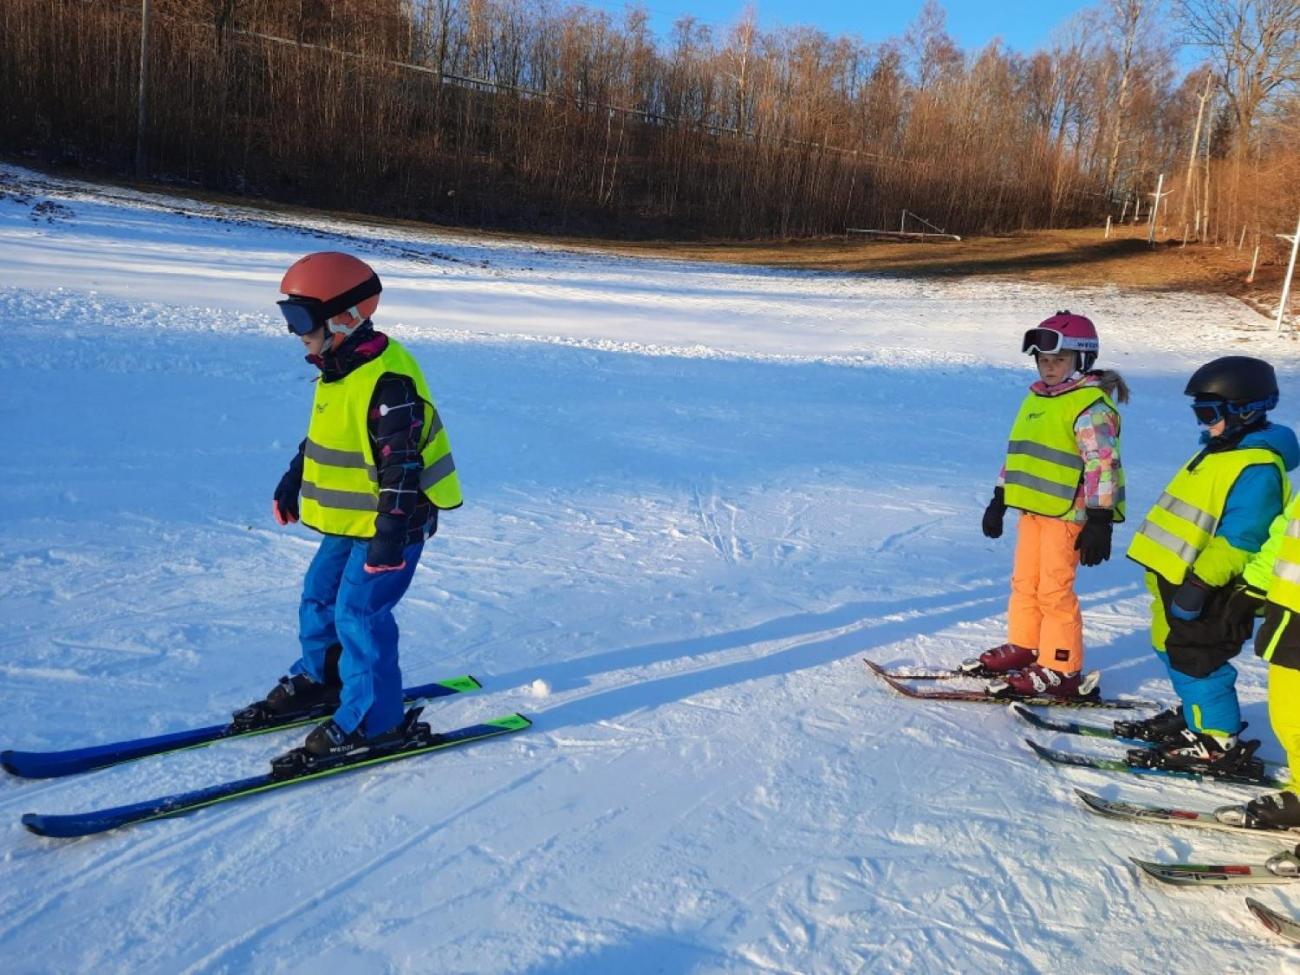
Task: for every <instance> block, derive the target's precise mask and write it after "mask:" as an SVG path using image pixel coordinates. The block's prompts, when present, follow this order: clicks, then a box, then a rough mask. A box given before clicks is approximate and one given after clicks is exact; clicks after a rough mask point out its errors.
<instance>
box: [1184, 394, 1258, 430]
mask: <svg viewBox="0 0 1300 975" xmlns="http://www.w3.org/2000/svg"><path fill="white" fill-rule="evenodd" d="M1275 406H1277V396H1270V397H1268V398H1267V399H1261V400H1255V401H1254V402H1253V403H1229V402H1227V401H1226V400H1221V399H1198V400H1193V401H1192V412H1193V413H1194V414H1195V415H1196V422H1197V423H1199V424H1200V425H1201V426H1203V427H1212V426H1214V425H1215V424H1216V423H1218V422H1219V421H1220V420H1222V419H1225V418H1226V417H1230V416H1243V415H1245V414H1248V413H1267V412H1268V411H1269V410H1271V409H1273V408H1274V407H1275Z"/></svg>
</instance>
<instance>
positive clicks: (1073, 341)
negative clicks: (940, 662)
mask: <svg viewBox="0 0 1300 975" xmlns="http://www.w3.org/2000/svg"><path fill="white" fill-rule="evenodd" d="M1021 351H1023V352H1025V353H1028V354H1030V355H1033V357H1034V360H1035V363H1036V364H1037V367H1038V375H1039V380H1038V382H1036V383H1034V384H1033V385H1032V386H1030V387H1029V395H1028V396H1026V397H1025V400H1024V402H1023V403H1021V405H1020V411H1019V413H1018V414H1017V415H1016V419H1015V422H1014V423H1013V424H1012V427H1011V437H1010V442H1009V443H1008V445H1007V458H1006V463H1005V464H1004V465H1003V468H1002V473H1001V474H1000V475H999V477H998V482H997V486H996V487H995V488H994V489H993V500H992V501H990V502H989V504H988V507H987V508H986V509H985V511H984V520H983V530H984V534H985V535H986V536H987V537H988V538H999V537H1001V535H1002V523H1003V519H1004V516H1005V515H1006V511H1007V509H1008V508H1016V509H1018V510H1019V511H1020V512H1021V514H1020V517H1019V519H1018V520H1017V530H1016V535H1017V537H1016V554H1015V566H1014V568H1013V570H1012V574H1011V599H1010V601H1009V603H1008V605H1007V642H1006V643H1005V644H1003V645H1002V646H1000V647H997V648H995V649H993V650H989V651H987V652H985V653H983V654H981V655H980V657H979V659H978V660H969V661H966V662H965V663H964V664H963V665H962V669H963V670H965V671H966V672H967V673H970V674H973V675H978V676H993V677H996V678H998V679H997V680H995V682H994V683H993V684H991V685H990V686H989V690H990V691H991V692H992V693H994V694H998V695H1000V696H1011V697H1014V696H1028V695H1046V696H1050V697H1059V698H1070V697H1078V696H1089V695H1092V694H1095V693H1096V690H1097V677H1096V675H1089V677H1087V678H1085V677H1084V676H1083V673H1082V671H1083V619H1082V616H1081V614H1080V611H1079V599H1078V597H1077V596H1076V595H1075V593H1074V577H1075V573H1076V571H1077V569H1078V565H1079V563H1080V562H1082V563H1083V564H1084V565H1088V566H1092V565H1100V564H1101V563H1102V562H1104V561H1106V560H1107V559H1108V558H1110V541H1111V526H1112V525H1113V524H1114V523H1115V522H1119V521H1123V520H1124V472H1123V468H1122V467H1121V466H1120V446H1119V444H1120V440H1119V429H1120V419H1119V409H1118V408H1117V407H1116V405H1115V401H1114V399H1112V397H1115V398H1117V399H1118V400H1119V401H1120V402H1121V403H1124V402H1127V401H1128V387H1127V386H1126V385H1125V384H1124V380H1123V379H1122V378H1121V377H1120V376H1119V374H1118V373H1116V372H1112V371H1109V370H1106V371H1101V370H1093V368H1092V367H1093V365H1094V364H1095V363H1096V361H1097V356H1098V354H1099V351H1100V346H1099V343H1098V340H1097V330H1096V328H1095V327H1094V326H1093V324H1092V322H1091V321H1089V320H1088V319H1087V318H1085V317H1084V316H1082V315H1074V314H1071V313H1070V312H1069V311H1061V312H1057V313H1056V314H1055V315H1053V316H1052V317H1051V318H1048V319H1047V320H1046V321H1044V322H1042V323H1041V324H1040V325H1039V326H1038V327H1037V328H1031V329H1029V331H1027V332H1025V336H1024V340H1023V342H1022V344H1021Z"/></svg>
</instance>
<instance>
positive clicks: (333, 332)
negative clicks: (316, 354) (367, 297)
mask: <svg viewBox="0 0 1300 975" xmlns="http://www.w3.org/2000/svg"><path fill="white" fill-rule="evenodd" d="M346 314H347V315H348V316H349V317H350V318H351V319H352V321H351V323H350V324H347V325H344V324H341V323H339V322H336V321H334V319H333V318H331V319H330V320H329V321H328V322H326V323H325V330H326V332H327V334H328V335H329V344H328V345H326V346H325V348H323V349H322V350H321V351H322V352H329V351H330V350H332V349H333V348H334V347H335V346H336V345H342V344H343V343H344V342H346V341H347V340H348V338H349V337H350V336H351V335H352V333H353V332H355V331H356V330H357V329H358V328H360V327H361V325H362V323H363V322H365V319H364V318H362V317H361V312H359V311H358V310H357V307H356V305H353V306H352V307H351V308H349V309H348V310H347V313H346ZM335 317H336V318H338V317H342V316H338V315H336V316H335ZM340 335H341V336H343V338H341V339H340V338H338V336H340Z"/></svg>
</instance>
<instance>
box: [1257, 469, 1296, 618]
mask: <svg viewBox="0 0 1300 975" xmlns="http://www.w3.org/2000/svg"><path fill="white" fill-rule="evenodd" d="M1278 521H1279V522H1281V525H1278V523H1277V522H1275V523H1274V527H1273V529H1271V530H1270V532H1269V542H1268V544H1267V545H1266V546H1265V550H1267V549H1269V548H1272V547H1273V542H1274V537H1273V536H1274V532H1277V531H1280V537H1279V538H1277V541H1278V542H1279V544H1278V545H1277V558H1276V560H1275V561H1274V562H1273V579H1272V582H1271V583H1270V584H1269V585H1268V587H1267V591H1268V600H1269V602H1271V603H1277V604H1278V605H1279V606H1281V607H1283V608H1284V609H1289V610H1291V611H1292V612H1296V613H1300V494H1298V495H1296V496H1295V497H1294V498H1292V499H1291V503H1290V504H1289V505H1287V508H1286V513H1285V514H1283V515H1282V517H1281V518H1279V519H1278Z"/></svg>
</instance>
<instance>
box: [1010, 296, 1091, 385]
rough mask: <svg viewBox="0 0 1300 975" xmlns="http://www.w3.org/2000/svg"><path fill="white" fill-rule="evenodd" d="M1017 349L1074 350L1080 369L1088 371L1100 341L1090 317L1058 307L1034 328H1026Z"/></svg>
mask: <svg viewBox="0 0 1300 975" xmlns="http://www.w3.org/2000/svg"><path fill="white" fill-rule="evenodd" d="M1020 351H1021V352H1027V353H1038V352H1045V353H1047V354H1048V355H1055V354H1056V353H1058V352H1077V353H1079V371H1080V372H1087V371H1088V370H1089V369H1091V368H1092V366H1093V363H1095V362H1096V361H1097V354H1098V353H1099V352H1100V351H1101V343H1100V342H1099V341H1098V340H1097V329H1096V327H1095V326H1094V325H1093V324H1092V322H1091V321H1090V320H1089V319H1087V318H1084V317H1083V316H1082V315H1074V314H1071V313H1070V312H1069V311H1068V310H1067V311H1058V312H1057V313H1056V314H1055V315H1053V316H1052V317H1051V318H1047V319H1044V320H1043V321H1042V322H1040V323H1039V324H1038V327H1037V328H1031V329H1030V330H1029V331H1027V332H1026V333H1025V338H1024V342H1023V343H1022V344H1021V346H1020Z"/></svg>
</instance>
